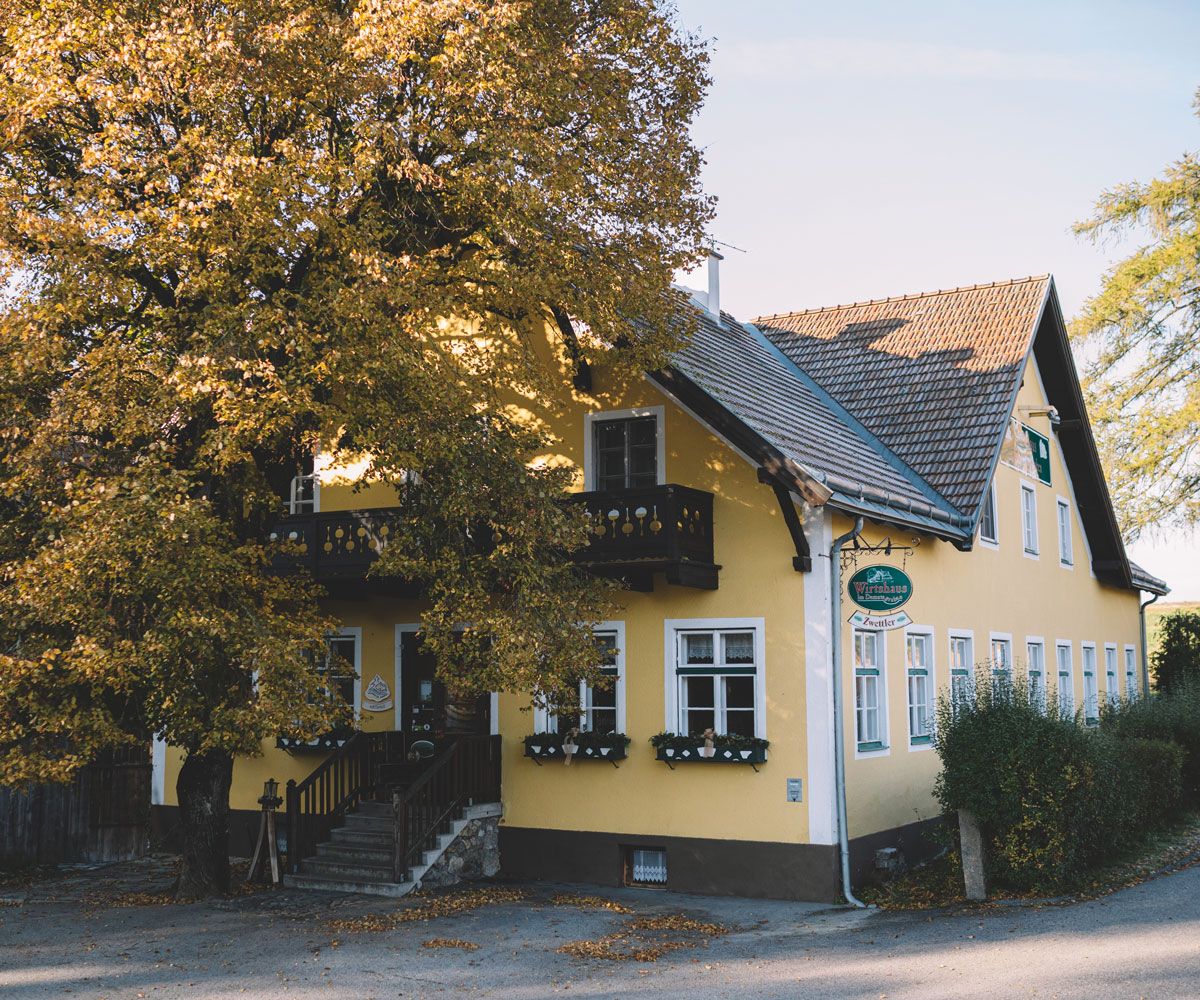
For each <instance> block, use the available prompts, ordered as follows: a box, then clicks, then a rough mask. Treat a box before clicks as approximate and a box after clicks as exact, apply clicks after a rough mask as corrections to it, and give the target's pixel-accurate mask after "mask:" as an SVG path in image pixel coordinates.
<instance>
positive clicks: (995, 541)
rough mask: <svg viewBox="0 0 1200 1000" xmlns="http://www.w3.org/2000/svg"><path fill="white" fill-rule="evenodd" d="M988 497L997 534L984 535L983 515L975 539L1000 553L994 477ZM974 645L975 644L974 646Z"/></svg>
mask: <svg viewBox="0 0 1200 1000" xmlns="http://www.w3.org/2000/svg"><path fill="white" fill-rule="evenodd" d="M987 495H988V497H989V498H990V500H991V504H992V529H993V530H994V531H995V532H996V535H995V537H994V538H987V537H985V536H984V534H983V513H982V512H980V515H979V529H978V530H977V531H976V532H975V538H976V540H977V541H978V542H979V544H980V545H982V546H983V547H984V548H985V549H992V550H993V551H998V550H999V549H1000V507H999V505H998V504H997V502H996V477H995V476H993V477H992V481H991V482H990V483H989V484H988V492H987ZM972 645H973V644H972Z"/></svg>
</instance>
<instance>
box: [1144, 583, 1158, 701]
mask: <svg viewBox="0 0 1200 1000" xmlns="http://www.w3.org/2000/svg"><path fill="white" fill-rule="evenodd" d="M1161 596H1162V595H1161V594H1155V595H1154V596H1153V597H1152V598H1150V600H1148V601H1143V602H1142V603H1141V604H1139V605H1138V625H1139V626H1140V628H1141V630H1142V690H1143V691H1145V692H1146V697H1147V698H1149V697H1150V662H1149V658H1148V657H1147V655H1146V609H1147V608H1148V607H1150V605H1151V604H1153V603H1154V602H1155V601H1157V600H1158V599H1159V598H1160V597H1161Z"/></svg>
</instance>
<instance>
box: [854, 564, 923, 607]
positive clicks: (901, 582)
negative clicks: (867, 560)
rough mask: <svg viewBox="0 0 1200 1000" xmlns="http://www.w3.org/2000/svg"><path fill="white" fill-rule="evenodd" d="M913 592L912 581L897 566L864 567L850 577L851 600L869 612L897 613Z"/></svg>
mask: <svg viewBox="0 0 1200 1000" xmlns="http://www.w3.org/2000/svg"><path fill="white" fill-rule="evenodd" d="M912 592H913V585H912V580H911V579H909V576H908V574H907V573H905V572H904V570H902V569H896V567H895V566H864V567H863V568H862V569H860V570H859V571H858V572H857V573H855V574H854V575H853V576H852V577H850V600H852V601H853V602H854V603H855V604H857V605H858V606H859V607H860V608H865V609H866V610H867V611H895V610H896V609H897V608H898V607H900V606H901V605H903V604H905V603H907V602H908V599H909V598H910V597H912Z"/></svg>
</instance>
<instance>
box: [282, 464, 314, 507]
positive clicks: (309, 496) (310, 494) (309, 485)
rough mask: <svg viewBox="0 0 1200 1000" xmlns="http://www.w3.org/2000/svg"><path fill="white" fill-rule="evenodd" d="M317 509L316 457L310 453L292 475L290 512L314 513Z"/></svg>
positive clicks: (289, 495) (289, 496)
mask: <svg viewBox="0 0 1200 1000" xmlns="http://www.w3.org/2000/svg"><path fill="white" fill-rule="evenodd" d="M316 510H317V476H316V470H315V469H314V459H313V456H312V455H308V456H306V457H305V458H303V459H302V460H301V461H300V465H299V467H298V468H297V470H296V475H294V476H292V483H291V488H290V490H289V492H288V513H289V514H313V513H315V512H316Z"/></svg>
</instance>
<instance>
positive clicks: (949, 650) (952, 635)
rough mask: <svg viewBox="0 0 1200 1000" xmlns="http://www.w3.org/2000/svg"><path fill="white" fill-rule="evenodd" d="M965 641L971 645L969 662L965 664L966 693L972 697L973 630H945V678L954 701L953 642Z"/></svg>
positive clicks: (954, 668) (973, 683) (973, 672)
mask: <svg viewBox="0 0 1200 1000" xmlns="http://www.w3.org/2000/svg"><path fill="white" fill-rule="evenodd" d="M955 639H966V640H967V642H969V643H970V644H971V655H970V657H969V659H970V662H969V663H968V664H967V691H968V694H969V695H971V696H972V697H973V696H974V692H975V630H974V629H971V628H952V629H947V630H946V677H947V679H948V680H949V682H950V686H949V688H948V689H947V690H948V692H949V695H950V698H951V701H953V699H954V671H955V670H956V669H957V668H956V667H955V666H954V640H955Z"/></svg>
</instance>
